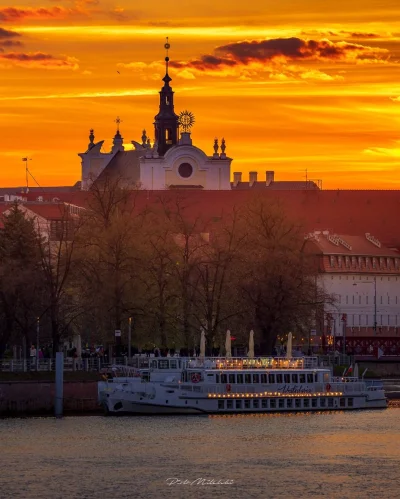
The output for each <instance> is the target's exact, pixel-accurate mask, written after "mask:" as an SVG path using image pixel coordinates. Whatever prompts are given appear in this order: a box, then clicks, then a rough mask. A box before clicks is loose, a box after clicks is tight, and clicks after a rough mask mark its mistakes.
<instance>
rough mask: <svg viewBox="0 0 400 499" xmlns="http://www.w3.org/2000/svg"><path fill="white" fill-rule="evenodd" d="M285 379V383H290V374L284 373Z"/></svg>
mask: <svg viewBox="0 0 400 499" xmlns="http://www.w3.org/2000/svg"><path fill="white" fill-rule="evenodd" d="M283 379H284V380H285V383H290V374H284V376H283Z"/></svg>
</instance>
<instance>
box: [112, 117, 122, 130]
mask: <svg viewBox="0 0 400 499" xmlns="http://www.w3.org/2000/svg"><path fill="white" fill-rule="evenodd" d="M114 123H116V124H117V132H119V125H120V123H122V120H121V118H120V117H119V116H117V117H116V119H115V120H114Z"/></svg>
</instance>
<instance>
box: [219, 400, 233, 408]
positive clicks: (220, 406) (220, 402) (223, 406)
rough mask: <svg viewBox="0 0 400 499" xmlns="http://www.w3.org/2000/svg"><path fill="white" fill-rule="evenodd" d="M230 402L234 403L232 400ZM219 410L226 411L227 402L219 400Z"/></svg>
mask: <svg viewBox="0 0 400 499" xmlns="http://www.w3.org/2000/svg"><path fill="white" fill-rule="evenodd" d="M229 402H232V401H231V400H230V401H229ZM218 409H225V400H218Z"/></svg>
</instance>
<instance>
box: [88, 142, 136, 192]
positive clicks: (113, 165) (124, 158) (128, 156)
mask: <svg viewBox="0 0 400 499" xmlns="http://www.w3.org/2000/svg"><path fill="white" fill-rule="evenodd" d="M144 153H145V151H141V150H136V149H134V150H132V151H118V152H117V153H116V154H115V156H114V157H113V158H112V160H111V161H110V162H109V163H108V165H107V166H106V167H105V168H104V170H103V171H102V172H101V174H100V175H99V176H98V178H97V180H96V181H95V182H99V183H101V182H102V181H104V180H105V179H106V178H107V179H108V180H117V179H120V180H121V181H122V183H123V184H124V185H125V186H126V187H134V186H135V185H137V184H138V183H139V182H140V163H139V158H140V157H141V156H143V155H144Z"/></svg>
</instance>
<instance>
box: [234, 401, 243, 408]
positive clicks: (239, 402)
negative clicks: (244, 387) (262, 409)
mask: <svg viewBox="0 0 400 499" xmlns="http://www.w3.org/2000/svg"><path fill="white" fill-rule="evenodd" d="M235 402H236V409H241V408H242V401H241V400H236V401H235Z"/></svg>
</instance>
